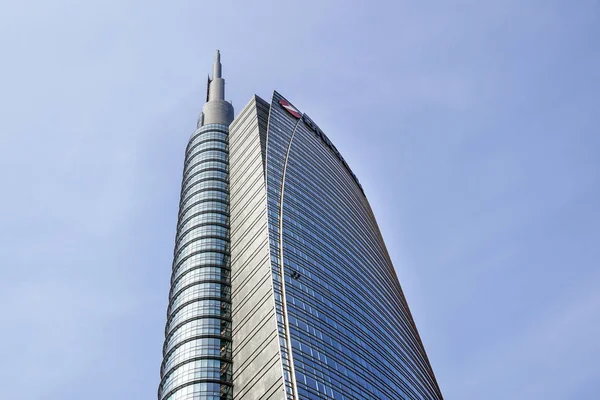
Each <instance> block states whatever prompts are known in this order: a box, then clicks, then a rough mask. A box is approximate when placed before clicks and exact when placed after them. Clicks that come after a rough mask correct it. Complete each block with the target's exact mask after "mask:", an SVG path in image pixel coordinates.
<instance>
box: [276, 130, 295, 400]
mask: <svg viewBox="0 0 600 400" xmlns="http://www.w3.org/2000/svg"><path fill="white" fill-rule="evenodd" d="M299 123H300V119H298V121H296V125H294V130H293V131H292V136H291V137H290V143H289V144H288V148H287V151H286V153H285V161H284V164H283V173H282V176H281V195H280V196H281V197H280V199H279V269H280V271H281V297H282V301H281V303H282V305H283V323H284V325H285V340H286V342H287V347H288V358H289V363H290V376H291V379H292V390H293V396H294V399H296V400H299V399H300V398H299V397H298V386H297V385H296V371H295V370H294V356H293V355H292V337H291V335H290V325H289V322H288V312H287V301H286V296H285V270H284V267H283V194H284V192H285V173H286V171H287V164H288V159H289V156H290V150H291V148H292V143H293V141H294V136H295V135H296V130H297V129H298V124H299Z"/></svg>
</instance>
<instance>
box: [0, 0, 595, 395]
mask: <svg viewBox="0 0 600 400" xmlns="http://www.w3.org/2000/svg"><path fill="white" fill-rule="evenodd" d="M215 4H218V7H217V6H214V5H215ZM292 4H293V5H292ZM599 39H600V3H599V2H598V1H597V0H579V1H576V2H572V1H553V0H525V1H524V0H493V1H492V0H490V1H476V0H458V1H452V2H448V1H431V2H412V1H380V2H374V1H368V2H367V1H352V2H349V1H341V0H339V1H302V2H294V3H292V2H282V1H268V2H267V1H255V2H245V1H231V0H229V1H226V0H219V1H211V2H206V1H199V0H193V1H192V0H180V1H170V2H167V1H163V2H160V1H152V0H144V1H141V0H103V1H99V0H89V1H79V0H53V1H46V0H44V1H42V0H21V1H15V2H8V1H4V2H2V4H1V5H0V55H1V58H0V117H1V121H2V122H1V124H2V129H1V131H0V182H1V183H2V196H1V197H0V205H1V210H2V212H1V214H0V310H1V311H2V328H3V329H2V331H1V332H0V341H1V342H2V345H1V346H0V388H1V389H0V391H1V395H0V397H2V398H6V399H19V400H21V399H25V400H59V399H60V400H67V399H68V400H71V399H72V400H79V399H87V400H96V399H102V400H105V399H123V400H125V399H126V400H131V399H140V400H141V399H153V398H155V396H156V389H157V385H158V382H159V375H158V373H159V364H160V360H161V353H160V352H161V346H162V340H163V329H164V323H165V311H166V306H167V294H168V288H169V274H170V264H171V256H172V250H173V241H174V229H175V223H176V213H177V203H178V193H179V186H180V179H181V170H182V163H183V152H184V148H185V145H186V141H187V139H188V137H189V135H190V134H191V133H192V131H193V130H194V127H195V121H196V118H197V115H198V112H199V111H200V109H201V105H202V102H203V98H204V96H205V82H206V75H207V73H208V72H209V71H210V66H211V63H212V59H213V55H214V51H215V49H217V48H218V49H220V50H221V52H222V59H223V63H224V75H225V77H226V79H227V88H228V92H227V97H228V98H230V99H232V100H233V104H234V106H235V107H236V108H237V110H238V111H239V110H240V109H241V108H242V107H243V105H244V104H245V103H246V102H247V101H248V100H249V99H250V96H251V95H252V94H254V93H256V94H258V95H260V96H262V97H264V98H266V99H269V98H270V94H271V92H272V90H273V89H277V90H278V91H280V92H281V93H283V94H284V95H285V96H286V97H288V98H289V99H290V100H291V101H292V102H293V103H294V104H295V105H296V106H297V107H298V108H300V109H301V110H302V111H304V112H306V113H308V114H309V115H310V116H311V118H312V119H314V120H315V121H316V122H317V123H318V124H319V125H320V127H321V128H322V129H323V130H324V131H325V132H326V133H327V135H328V136H329V137H330V138H331V139H332V141H333V142H334V143H335V144H336V146H337V147H338V149H340V151H341V152H342V153H343V154H344V157H345V158H346V160H347V161H348V163H349V164H350V165H351V166H352V168H353V170H354V172H355V173H356V175H357V176H358V177H359V179H360V180H361V182H362V184H363V186H364V189H365V192H366V194H367V196H368V198H369V199H370V201H371V205H372V207H373V209H374V212H375V214H376V216H377V218H378V220H379V224H380V226H381V229H382V231H383V234H384V237H385V239H386V242H387V245H388V248H389V251H390V253H391V256H392V259H393V260H394V262H395V265H396V268H397V270H398V275H399V277H400V280H401V283H402V285H403V288H404V290H405V293H406V296H407V298H408V301H409V304H410V306H411V308H412V311H413V314H414V316H415V319H416V322H417V326H418V328H419V331H420V333H421V336H422V339H423V342H424V344H425V347H426V349H427V351H428V354H429V358H430V360H431V363H432V365H433V368H434V371H435V373H436V375H437V378H438V381H439V384H440V387H441V389H442V392H443V393H444V395H445V397H446V399H448V400H452V399H457V400H496V399H498V400H506V399H511V400H519V399H527V400H530V399H544V400H558V399H569V400H573V399H586V400H589V399H595V398H598V396H599V395H598V392H600V367H599V365H600V364H599V362H598V359H599V357H600V340H599V338H600V268H599V267H600V261H599V260H600V227H599V225H600V211H599V209H600V127H599V126H600V121H599V120H600V41H599Z"/></svg>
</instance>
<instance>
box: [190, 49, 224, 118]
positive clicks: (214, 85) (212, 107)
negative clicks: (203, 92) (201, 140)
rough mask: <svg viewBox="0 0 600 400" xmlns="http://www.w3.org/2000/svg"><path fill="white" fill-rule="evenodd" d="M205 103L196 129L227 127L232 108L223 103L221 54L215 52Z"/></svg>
mask: <svg viewBox="0 0 600 400" xmlns="http://www.w3.org/2000/svg"><path fill="white" fill-rule="evenodd" d="M206 89H207V96H206V103H205V104H204V107H202V115H201V117H200V118H199V119H198V127H200V126H202V125H206V124H224V125H229V124H230V123H231V121H233V106H232V105H231V104H230V103H228V102H226V101H225V79H223V76H222V66H221V53H220V52H219V50H217V54H216V55H215V62H214V64H213V76H212V79H210V78H209V79H208V87H207V88H206Z"/></svg>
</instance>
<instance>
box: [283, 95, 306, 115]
mask: <svg viewBox="0 0 600 400" xmlns="http://www.w3.org/2000/svg"><path fill="white" fill-rule="evenodd" d="M279 104H281V107H283V108H285V110H286V111H287V112H289V113H290V114H292V115H293V116H294V117H296V118H300V117H301V116H302V114H301V113H300V111H298V109H297V108H296V107H294V106H293V105H291V104H290V102H289V101H287V100H285V99H281V100H279Z"/></svg>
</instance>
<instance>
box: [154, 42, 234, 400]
mask: <svg viewBox="0 0 600 400" xmlns="http://www.w3.org/2000/svg"><path fill="white" fill-rule="evenodd" d="M219 58H220V57H219V53H218V52H217V57H216V59H215V68H214V71H216V72H215V75H218V76H214V77H213V82H214V81H215V80H216V79H219V80H220V81H223V79H222V78H221V77H220V71H221V65H220V60H219ZM217 64H218V66H217ZM216 87H219V88H220V90H219V91H218V96H217V98H215V99H213V100H209V101H208V103H207V105H208V104H210V103H212V102H213V101H215V102H218V103H221V102H222V103H225V104H227V105H229V108H228V107H216V110H217V111H215V112H211V113H210V114H209V115H206V114H204V113H203V115H202V117H201V118H200V121H199V125H200V126H199V127H198V129H197V130H196V131H195V132H194V134H193V135H192V137H191V138H190V141H189V143H188V145H187V148H186V155H185V164H184V170H183V180H182V185H181V197H180V203H179V218H178V223H177V233H176V238H175V250H174V256H173V267H172V275H171V290H170V293H169V306H168V309H167V324H166V327H165V342H164V346H163V362H162V365H161V371H160V372H161V383H160V386H159V390H158V399H159V400H198V399H202V400H230V399H232V393H233V390H232V388H233V384H232V353H231V272H230V271H231V267H230V253H229V248H230V244H229V149H228V136H229V135H228V132H229V124H230V123H231V121H232V119H233V108H232V107H231V104H229V103H226V102H225V101H224V100H223V99H222V97H223V96H224V89H223V88H224V82H220V83H218V84H217V85H216ZM212 88H213V85H211V84H210V82H209V89H208V91H209V93H208V96H207V98H208V99H210V98H211V95H210V93H211V90H212ZM209 109H211V108H210V107H209ZM219 110H220V111H219ZM207 121H212V122H211V123H207ZM214 121H219V122H221V123H216V122H214Z"/></svg>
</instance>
